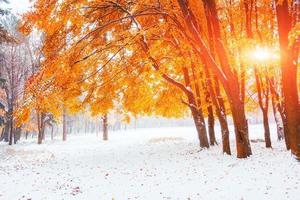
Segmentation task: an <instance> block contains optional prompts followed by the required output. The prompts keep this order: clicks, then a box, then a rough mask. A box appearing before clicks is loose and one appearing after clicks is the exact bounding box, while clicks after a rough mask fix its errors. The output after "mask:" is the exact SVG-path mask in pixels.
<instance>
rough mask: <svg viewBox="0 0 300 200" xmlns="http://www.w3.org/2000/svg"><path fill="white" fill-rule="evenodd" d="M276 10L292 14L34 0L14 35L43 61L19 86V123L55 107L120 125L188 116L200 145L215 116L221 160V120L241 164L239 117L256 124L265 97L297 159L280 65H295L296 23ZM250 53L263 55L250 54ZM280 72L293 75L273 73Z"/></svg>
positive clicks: (243, 144)
mask: <svg viewBox="0 0 300 200" xmlns="http://www.w3.org/2000/svg"><path fill="white" fill-rule="evenodd" d="M285 5H286V6H287V7H288V8H291V9H290V10H293V8H294V7H293V5H294V4H292V2H291V1H287V0H282V1H273V0H255V1H252V0H241V1H235V0H233V1H219V0H212V1H211V0H202V1H196V0H160V1H157V0H143V1H140V0H136V1H127V0H117V1H106V0H92V1H91V0H75V1H74V0H63V1H58V0H37V1H36V2H35V4H34V8H33V10H32V11H30V12H28V13H26V14H25V15H24V16H23V21H22V23H21V24H20V29H21V31H22V32H23V33H24V34H29V33H30V32H31V31H32V30H34V29H37V30H38V31H40V32H42V34H43V48H42V54H43V59H42V63H41V67H40V70H39V71H38V73H36V74H35V75H33V76H32V77H31V78H30V79H29V80H28V82H27V87H26V98H25V101H24V102H23V104H24V106H23V107H22V109H21V110H20V111H19V113H18V116H19V121H20V122H25V121H26V120H27V119H29V116H30V111H32V110H36V111H38V112H44V113H46V112H47V113H53V115H54V116H55V117H60V116H62V111H63V110H64V109H66V110H67V111H68V112H69V113H76V112H78V111H81V110H87V111H89V112H90V113H91V114H92V115H101V116H104V115H106V114H107V113H109V112H110V111H111V110H117V111H118V112H119V113H122V114H123V115H124V116H125V118H128V116H135V117H137V116H140V115H158V116H164V117H177V118H179V117H183V116H188V115H189V112H188V111H190V112H191V114H192V117H193V119H194V122H195V126H196V128H197V132H198V136H199V141H200V146H201V147H206V148H208V147H209V146H210V145H214V144H215V143H216V141H215V138H214V134H215V133H214V130H213V126H214V119H215V118H216V119H218V121H219V123H220V125H221V130H222V146H223V152H225V153H227V154H231V150H230V144H229V130H228V122H227V118H228V116H229V115H230V116H231V117H232V119H233V124H234V127H235V136H236V146H237V156H238V157H239V158H245V157H248V156H250V155H251V154H252V151H251V146H250V141H249V134H251V131H250V132H249V130H248V122H247V117H246V112H247V111H252V110H254V109H256V108H258V106H259V107H260V108H261V109H262V111H263V113H264V117H266V115H265V114H267V115H268V108H269V107H268V102H269V101H271V98H272V100H273V105H274V106H273V109H275V111H277V112H280V113H281V116H282V121H283V122H284V123H286V126H285V127H286V128H285V134H286V138H289V144H290V146H291V147H292V152H293V153H294V154H295V155H296V156H297V157H298V158H300V145H299V140H300V130H299V129H300V128H299V127H300V119H299V118H300V111H299V97H298V96H297V95H298V94H297V93H298V91H299V81H298V82H297V81H296V80H297V67H296V66H295V65H293V66H286V63H287V62H288V63H289V62H290V60H293V59H294V60H296V58H298V48H297V45H298V33H299V31H297V30H298V29H299V24H298V21H297V20H298V19H299V18H298V17H297V14H298V12H297V10H295V11H294V12H290V11H289V10H283V11H280V9H284V6H285ZM280 12H287V13H285V14H286V16H290V18H291V20H292V21H291V23H290V25H291V26H290V27H288V28H289V31H288V32H287V33H288V35H284V34H281V32H280V31H281V29H280V27H281V25H282V24H281V21H280V19H281V18H280V17H281V15H280V14H279V13H280ZM283 23H284V22H283ZM283 37H285V39H286V40H285V41H288V47H287V46H284V45H286V44H285V43H284V41H283V40H284V38H283ZM287 37H288V38H289V39H288V38H287ZM284 48H285V49H284ZM286 48H294V51H293V52H292V53H293V55H292V56H290V59H289V60H288V61H287V62H284V60H285V56H288V55H290V54H291V51H289V50H287V49H286ZM257 49H260V50H261V49H265V50H264V51H260V53H261V52H267V53H266V54H267V55H266V56H263V55H261V54H260V55H255V54H254V53H255V51H256V50H257ZM253 52H254V53H253ZM258 53H259V52H258ZM260 56H261V57H260ZM289 68H293V70H292V71H293V72H292V73H294V74H286V73H282V72H285V69H289ZM287 71H288V70H287ZM287 73H288V72H287ZM255 75H256V76H255ZM283 75H284V76H283ZM289 76H291V77H294V78H295V81H294V82H291V83H290V84H293V85H294V86H291V87H294V89H293V90H292V93H294V96H293V97H292V98H291V100H287V97H288V96H289V95H290V94H291V92H290V91H288V90H287V89H286V91H284V89H285V87H283V89H282V87H281V84H282V83H281V81H278V80H280V79H281V78H283V79H288V78H289ZM274 80H275V81H274ZM283 82H284V81H283ZM254 83H258V85H257V84H256V85H255V84H254ZM283 85H284V84H283ZM284 106H285V109H283V107H284ZM206 117H207V118H208V128H207V127H206V121H205V120H204V119H205V118H206ZM264 120H266V121H265V122H266V124H265V126H267V125H268V124H267V123H268V119H264ZM287 127H290V128H289V129H288V128H287ZM207 129H208V130H207ZM267 130H268V129H265V131H266V132H265V139H266V141H267V140H268V137H269V134H270V133H268V132H267ZM269 142H271V141H269ZM297 145H298V146H297ZM267 146H268V147H269V146H271V144H269V145H267Z"/></svg>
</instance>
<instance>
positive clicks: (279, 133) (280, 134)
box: [271, 95, 284, 140]
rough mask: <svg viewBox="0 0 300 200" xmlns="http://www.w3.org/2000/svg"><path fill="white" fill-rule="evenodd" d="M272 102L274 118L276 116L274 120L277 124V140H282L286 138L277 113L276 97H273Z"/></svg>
mask: <svg viewBox="0 0 300 200" xmlns="http://www.w3.org/2000/svg"><path fill="white" fill-rule="evenodd" d="M271 101H272V110H273V116H274V120H275V123H276V132H277V139H278V140H282V139H283V138H284V133H283V127H282V126H281V124H280V120H279V118H278V116H277V113H278V112H277V109H276V102H275V97H274V96H273V95H272V97H271Z"/></svg>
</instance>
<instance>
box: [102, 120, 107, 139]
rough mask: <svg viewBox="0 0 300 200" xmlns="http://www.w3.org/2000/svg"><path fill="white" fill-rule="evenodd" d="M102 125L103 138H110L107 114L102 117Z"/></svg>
mask: <svg viewBox="0 0 300 200" xmlns="http://www.w3.org/2000/svg"><path fill="white" fill-rule="evenodd" d="M102 126H103V140H104V141H106V140H108V123H107V114H106V115H104V116H103V118H102Z"/></svg>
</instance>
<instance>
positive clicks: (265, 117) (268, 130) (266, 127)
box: [263, 111, 272, 148]
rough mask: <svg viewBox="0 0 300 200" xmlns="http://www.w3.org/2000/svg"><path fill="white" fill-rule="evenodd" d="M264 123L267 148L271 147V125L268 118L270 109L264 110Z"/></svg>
mask: <svg viewBox="0 0 300 200" xmlns="http://www.w3.org/2000/svg"><path fill="white" fill-rule="evenodd" d="M263 123H264V132H265V143H266V147H267V148H271V147H272V144H271V138H270V127H269V119H268V111H263Z"/></svg>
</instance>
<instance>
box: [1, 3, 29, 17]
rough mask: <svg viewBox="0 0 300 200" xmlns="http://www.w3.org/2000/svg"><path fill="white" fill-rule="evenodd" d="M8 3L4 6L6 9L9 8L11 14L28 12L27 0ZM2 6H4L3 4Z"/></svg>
mask: <svg viewBox="0 0 300 200" xmlns="http://www.w3.org/2000/svg"><path fill="white" fill-rule="evenodd" d="M8 1H9V2H10V3H9V4H8V5H5V7H7V8H11V9H12V12H13V13H16V14H22V13H24V12H26V11H27V10H29V7H30V3H29V0H8ZM3 6H4V4H3Z"/></svg>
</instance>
